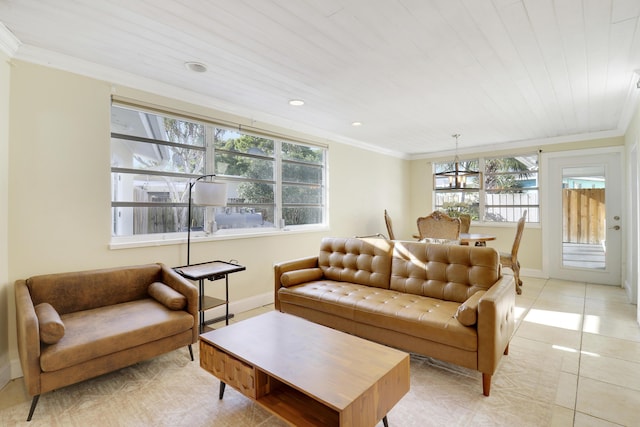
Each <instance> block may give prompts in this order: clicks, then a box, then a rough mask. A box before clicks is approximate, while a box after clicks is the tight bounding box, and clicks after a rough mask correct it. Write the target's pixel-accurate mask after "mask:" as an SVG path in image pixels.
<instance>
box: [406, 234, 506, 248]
mask: <svg viewBox="0 0 640 427" xmlns="http://www.w3.org/2000/svg"><path fill="white" fill-rule="evenodd" d="M413 237H414V238H416V239H420V235H419V234H414V235H413ZM490 240H496V236H494V235H493V234H485V233H460V244H461V245H468V244H470V243H473V244H474V245H475V246H487V242H488V241H490Z"/></svg>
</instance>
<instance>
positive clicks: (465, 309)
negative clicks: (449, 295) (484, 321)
mask: <svg viewBox="0 0 640 427" xmlns="http://www.w3.org/2000/svg"><path fill="white" fill-rule="evenodd" d="M485 293H486V291H478V292H476V293H475V294H473V295H471V296H470V297H469V298H468V299H467V300H466V301H465V302H463V303H462V304H460V307H458V311H456V314H455V316H454V317H455V318H456V319H458V322H460V323H462V324H463V325H465V326H473V325H475V324H476V322H477V321H478V304H480V298H482V296H483V295H484V294H485Z"/></svg>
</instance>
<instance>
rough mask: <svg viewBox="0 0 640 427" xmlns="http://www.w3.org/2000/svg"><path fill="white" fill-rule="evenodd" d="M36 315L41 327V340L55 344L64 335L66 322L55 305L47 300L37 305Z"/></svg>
mask: <svg viewBox="0 0 640 427" xmlns="http://www.w3.org/2000/svg"><path fill="white" fill-rule="evenodd" d="M34 308H35V310H36V317H37V318H38V328H39V329H40V341H42V342H43V343H45V344H55V343H57V342H58V341H60V339H61V338H62V337H63V336H64V323H62V319H60V315H59V314H58V312H57V311H56V309H55V308H53V306H52V305H51V304H49V303H47V302H43V303H40V304H38V305H36V306H35V307H34Z"/></svg>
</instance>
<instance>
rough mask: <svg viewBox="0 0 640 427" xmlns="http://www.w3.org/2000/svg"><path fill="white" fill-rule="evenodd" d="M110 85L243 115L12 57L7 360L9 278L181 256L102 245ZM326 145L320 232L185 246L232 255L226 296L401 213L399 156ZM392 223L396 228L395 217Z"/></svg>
mask: <svg viewBox="0 0 640 427" xmlns="http://www.w3.org/2000/svg"><path fill="white" fill-rule="evenodd" d="M114 92H115V93H116V94H118V95H120V96H126V97H133V98H136V99H140V100H141V101H144V102H148V103H154V104H157V105H167V106H170V107H172V108H176V109H181V110H185V111H190V112H192V113H194V114H203V115H208V116H210V117H216V118H224V119H234V120H236V121H242V120H243V119H241V118H231V117H230V116H229V115H227V114H222V113H219V112H215V111H212V110H210V109H207V108H205V107H201V106H195V105H190V104H188V103H185V102H180V101H175V100H171V99H166V98H163V97H161V96H158V95H153V94H149V93H143V92H139V91H136V90H133V89H129V88H125V87H112V85H111V84H110V83H107V82H102V81H97V80H93V79H90V78H87V77H82V76H78V75H75V74H71V73H67V72H64V71H59V70H54V69H51V68H47V67H43V66H39V65H34V64H30V63H25V62H21V61H15V66H14V67H13V69H12V74H11V95H12V96H11V104H10V109H11V110H10V111H11V116H10V124H11V127H10V143H9V148H10V157H9V161H10V163H11V169H10V171H9V183H10V184H9V185H10V189H9V192H10V196H9V216H8V226H9V230H10V231H9V239H8V241H9V247H10V248H11V250H10V253H9V255H8V267H9V268H8V275H7V277H5V278H4V280H3V281H2V282H1V283H3V284H4V286H3V289H4V293H5V294H6V293H7V288H8V293H9V294H10V295H9V301H10V302H9V310H8V311H9V314H8V324H9V329H8V330H9V339H8V342H9V344H8V348H9V355H10V357H11V359H13V360H15V359H17V349H16V344H15V321H14V318H15V307H14V305H13V301H12V299H13V291H12V284H13V282H14V281H15V280H16V279H20V278H27V277H29V276H32V275H36V274H44V273H53V272H62V271H75V270H83V269H92V268H101V267H110V266H118V265H131V264H139V263H147V262H163V263H166V264H167V265H170V266H175V265H182V264H184V263H185V259H186V246H185V245H184V244H180V245H166V246H152V247H144V248H133V249H116V250H112V249H109V247H108V245H109V239H110V221H111V215H110V154H109V153H110V145H109V144H110V138H109V131H110V129H109V107H110V96H111V94H112V93H114ZM2 99H4V97H3V98H2ZM0 111H1V110H0ZM246 121H247V122H249V120H246ZM253 126H258V125H256V124H253ZM3 128H4V127H3ZM265 128H266V125H265ZM280 132H284V131H283V130H280ZM293 136H295V135H293ZM5 139H6V138H5ZM307 139H309V138H307ZM325 142H326V141H325ZM5 145H6V142H5ZM329 145H330V146H329V179H330V181H329V186H330V199H329V207H330V212H329V216H330V224H331V228H330V230H329V231H325V232H321V233H320V232H315V233H292V232H282V233H280V234H278V235H276V236H265V237H258V238H243V239H235V240H219V241H214V242H199V243H193V244H192V248H191V256H192V261H193V262H199V261H205V260H211V259H223V260H229V259H236V260H238V261H239V262H240V263H242V264H244V265H246V267H247V270H246V271H245V272H242V273H237V274H234V275H232V276H230V294H231V295H230V299H231V301H232V302H234V301H239V300H243V299H246V298H250V297H255V296H256V295H264V294H270V293H271V292H272V289H273V283H272V281H273V273H272V266H273V263H274V262H277V261H282V260H286V259H291V258H297V257H300V256H306V255H311V254H315V253H317V251H318V243H319V239H320V237H321V236H323V235H335V236H352V235H366V234H374V233H377V232H385V229H384V221H383V215H382V213H383V210H384V209H385V208H390V207H391V206H393V209H395V210H397V211H398V216H399V217H400V215H401V212H404V211H405V210H406V207H407V206H408V202H407V195H406V193H405V192H404V191H403V189H405V188H408V187H409V181H410V175H409V168H408V167H407V166H408V161H406V160H402V159H399V158H394V157H389V156H386V155H382V154H377V153H374V152H371V151H366V150H362V149H358V148H354V147H351V146H346V145H343V144H337V143H329ZM0 147H2V136H1V135H0ZM2 170H3V171H4V170H5V169H4V168H3V169H2ZM3 173H4V172H3ZM1 196H2V193H1V189H0V197H1ZM2 205H3V206H4V205H5V204H4V203H3V204H2ZM1 219H2V214H1V213H0V220H1ZM0 225H1V223H0ZM398 226H399V227H400V228H402V227H403V226H404V225H403V222H402V220H401V219H398ZM5 271H6V270H5ZM0 274H6V273H0ZM7 282H8V283H9V284H11V285H7ZM218 283H220V282H218ZM207 286H208V289H209V291H208V293H211V294H213V295H218V294H222V289H223V287H224V285H222V284H221V283H220V284H215V283H211V284H209V285H207ZM5 299H6V297H5ZM3 312H4V310H3ZM5 330H6V329H5ZM4 342H5V343H6V342H7V340H6V339H5V340H4ZM1 348H2V347H0V349H1ZM5 348H6V344H5ZM5 353H6V351H5ZM14 371H15V369H14ZM14 374H15V372H14Z"/></svg>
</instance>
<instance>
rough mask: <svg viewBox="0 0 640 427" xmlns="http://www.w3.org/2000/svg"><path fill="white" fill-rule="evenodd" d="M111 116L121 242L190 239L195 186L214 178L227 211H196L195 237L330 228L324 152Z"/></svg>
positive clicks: (171, 122)
mask: <svg viewBox="0 0 640 427" xmlns="http://www.w3.org/2000/svg"><path fill="white" fill-rule="evenodd" d="M111 113H112V115H111V175H112V179H111V182H112V185H111V189H112V199H111V206H112V235H113V236H114V237H116V238H117V237H129V236H144V235H158V234H163V235H164V234H169V233H179V232H186V231H187V218H188V212H187V209H188V202H189V201H188V197H189V196H188V194H189V183H190V182H192V181H193V180H194V179H195V178H197V177H199V176H201V175H204V174H213V173H215V174H216V175H217V176H216V180H217V181H222V182H226V183H227V188H228V190H227V206H225V207H219V208H213V207H204V206H193V208H192V213H191V216H192V223H191V230H192V231H193V230H204V231H212V228H211V227H212V226H211V224H215V228H216V229H217V230H225V231H223V233H227V234H228V233H234V232H238V233H240V232H246V231H260V230H269V229H278V228H281V227H284V226H286V227H287V228H292V227H293V228H295V227H303V226H313V225H322V224H324V223H325V222H326V210H325V206H326V204H325V200H326V185H325V182H326V164H325V163H326V149H325V148H324V147H317V146H311V145H307V144H302V143H298V142H294V141H285V140H282V139H279V138H271V137H267V136H262V135H254V134H250V133H247V132H241V131H238V130H232V129H229V128H225V127H222V126H216V125H214V124H210V123H201V122H198V121H196V120H190V119H185V118H180V117H171V116H169V115H164V114H163V115H159V114H155V113H151V112H147V111H142V110H138V109H133V108H130V107H126V106H120V105H113V106H112V108H111Z"/></svg>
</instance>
